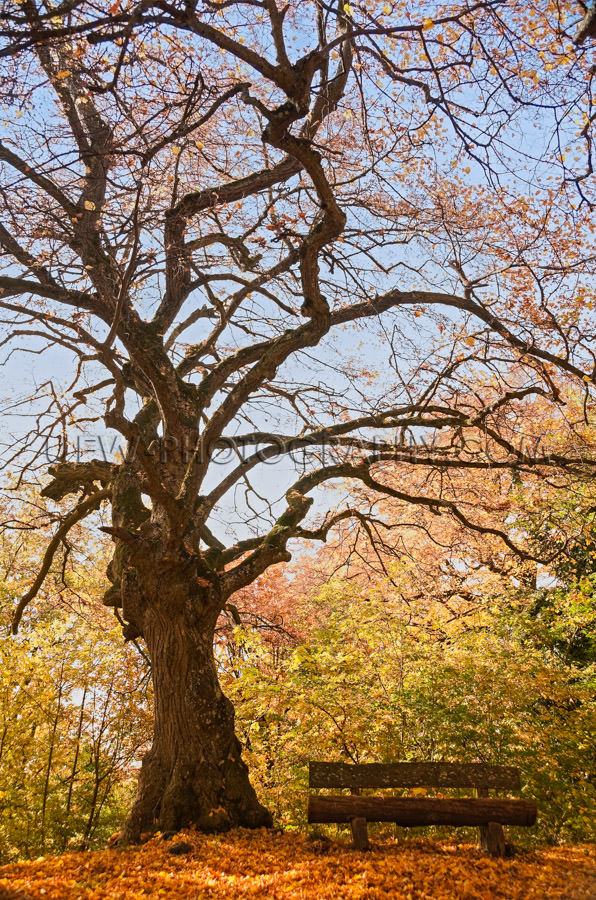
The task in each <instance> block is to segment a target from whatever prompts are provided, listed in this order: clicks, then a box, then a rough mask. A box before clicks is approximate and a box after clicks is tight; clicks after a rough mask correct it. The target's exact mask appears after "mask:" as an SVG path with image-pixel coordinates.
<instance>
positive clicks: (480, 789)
mask: <svg viewBox="0 0 596 900" xmlns="http://www.w3.org/2000/svg"><path fill="white" fill-rule="evenodd" d="M309 787H310V788H311V789H313V790H318V789H319V788H337V789H340V788H349V789H350V791H351V794H352V796H347V795H345V794H331V795H329V794H328V795H322V794H318V795H317V794H311V795H310V796H309V799H308V821H309V822H310V823H312V824H314V823H320V824H323V823H332V822H335V823H341V822H346V823H349V824H350V825H351V826H352V836H353V839H354V847H355V848H356V849H357V850H367V849H368V846H369V845H368V834H367V822H395V823H396V824H397V825H401V826H406V827H407V826H410V827H412V826H417V825H455V826H461V825H478V826H479V827H480V841H481V844H482V847H483V848H484V849H485V850H487V851H488V852H489V853H490V854H491V855H492V856H504V855H505V835H504V833H503V827H502V826H503V825H533V824H534V823H535V821H536V812H537V811H536V804H535V803H532V802H531V801H529V800H519V799H511V798H505V797H489V790H498V791H519V789H520V778H519V769H515V768H513V767H512V766H486V765H484V764H482V763H461V764H460V763H442V762H415V763H414V762H413V763H365V764H363V765H352V764H350V763H329V762H310V763H309ZM367 788H473V789H475V790H476V796H475V797H465V798H461V799H460V798H455V797H390V796H389V797H387V796H378V795H377V796H374V795H366V796H362V795H361V794H360V792H361V790H362V789H367Z"/></svg>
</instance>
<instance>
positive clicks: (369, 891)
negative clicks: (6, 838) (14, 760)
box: [0, 831, 596, 900]
mask: <svg viewBox="0 0 596 900" xmlns="http://www.w3.org/2000/svg"><path fill="white" fill-rule="evenodd" d="M180 837H181V839H182V840H183V841H184V843H185V844H186V845H187V846H186V848H185V851H184V852H183V853H182V854H181V855H176V854H174V853H172V852H171V851H172V850H175V849H176V847H175V846H171V845H168V843H167V842H165V841H163V840H161V839H160V838H159V837H157V838H154V839H153V840H151V841H150V842H149V843H147V844H145V845H144V846H143V847H141V848H139V849H137V850H128V851H116V850H111V851H110V850H105V851H103V852H96V853H94V854H93V855H92V856H90V855H88V854H80V853H70V854H68V855H67V856H64V857H62V858H61V860H60V866H59V868H58V867H57V866H56V861H55V860H52V859H38V860H36V861H35V862H31V863H21V864H16V865H12V866H4V867H2V868H0V888H1V886H2V885H5V886H6V888H7V889H8V890H9V893H8V894H7V897H6V900H9V898H10V900H13V898H14V900H21V898H22V900H25V897H30V898H33V900H42V898H43V900H100V898H101V900H111V898H114V900H116V898H117V900H138V898H140V897H145V896H153V897H168V898H170V900H187V898H189V897H201V898H203V897H204V898H216V897H221V898H226V900H237V898H244V897H246V898H255V900H256V898H264V897H267V898H271V900H279V898H282V897H293V898H297V900H298V898H304V900H319V898H328V900H335V898H342V900H344V898H345V900H384V898H389V897H391V898H399V900H402V898H403V900H497V898H502V900H544V898H545V897H548V898H549V900H551V898H552V900H570V898H573V900H591V898H592V897H593V896H594V888H595V887H596V859H595V857H594V851H593V848H589V847H583V848H582V847H576V848H569V847H560V848H556V849H548V850H542V851H540V852H538V853H532V854H524V855H522V856H520V857H519V858H517V859H513V860H499V861H496V860H492V859H490V858H488V857H486V856H485V855H484V854H482V853H481V852H480V851H479V850H477V849H476V848H474V847H471V846H470V845H468V844H455V843H440V844H437V843H433V844H431V843H427V842H424V841H414V842H412V843H409V844H405V845H404V844H402V843H400V842H396V841H388V842H387V841H386V842H384V843H382V844H378V845H377V846H375V847H374V848H373V849H372V851H371V852H370V853H368V854H363V853H354V851H352V850H350V849H349V848H348V847H346V846H345V841H342V840H341V839H340V841H339V842H338V843H335V844H329V843H328V842H326V841H321V840H315V841H309V840H307V839H306V838H304V837H301V836H298V835H295V834H289V835H278V834H272V833H259V832H256V833H254V834H250V833H246V832H243V831H238V832H236V833H231V834H230V835H228V836H225V837H223V838H209V837H204V836H199V835H197V834H196V833H193V832H187V833H183V834H182V835H180ZM11 890H12V891H15V893H12V894H11V893H10V891H11ZM16 890H19V891H22V894H19V893H16ZM0 896H2V895H1V894H0Z"/></svg>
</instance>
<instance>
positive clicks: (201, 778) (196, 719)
mask: <svg viewBox="0 0 596 900" xmlns="http://www.w3.org/2000/svg"><path fill="white" fill-rule="evenodd" d="M193 581H196V578H195V579H193ZM157 586H158V588H159V596H158V597H153V598H152V600H151V602H149V603H147V605H146V606H145V607H144V609H143V636H144V638H145V641H146V643H147V648H148V652H149V656H150V658H151V662H152V675H153V685H154V691H155V718H154V734H153V745H152V747H151V749H150V751H149V752H148V754H147V756H146V757H145V759H144V761H143V765H142V769H141V772H140V777H139V784H138V793H137V799H136V802H135V805H134V807H133V810H132V812H131V814H130V817H129V820H128V822H127V825H126V827H125V830H124V835H123V837H124V840H125V841H137V840H138V839H139V837H140V835H141V833H142V832H144V831H151V830H155V829H159V830H161V831H170V830H178V829H180V828H183V827H186V826H190V825H194V826H196V827H197V828H199V829H201V830H203V831H222V830H226V829H228V828H230V827H233V826H235V825H242V826H246V827H258V826H262V825H271V815H270V814H269V812H268V811H267V810H266V809H265V808H264V807H263V806H262V805H261V804H260V803H259V801H258V800H257V797H256V794H255V791H254V789H253V787H252V785H251V784H250V781H249V778H248V769H247V767H246V765H245V763H244V762H243V760H242V757H241V745H240V742H239V741H238V739H237V737H236V735H235V731H234V709H233V706H232V704H231V702H230V701H229V700H228V699H227V697H225V696H224V694H223V692H222V690H221V687H220V684H219V680H218V677H217V669H216V664H215V659H214V655H213V637H214V629H215V623H216V621H217V616H218V613H219V606H218V604H217V602H215V600H214V598H213V597H212V595H211V592H210V591H206V592H204V594H202V595H201V594H200V593H199V592H197V591H196V590H193V589H190V586H189V584H188V583H186V584H185V583H184V580H183V579H178V578H175V579H174V580H172V573H171V572H169V573H167V574H166V573H164V576H163V578H162V579H161V583H159V584H158V585H157Z"/></svg>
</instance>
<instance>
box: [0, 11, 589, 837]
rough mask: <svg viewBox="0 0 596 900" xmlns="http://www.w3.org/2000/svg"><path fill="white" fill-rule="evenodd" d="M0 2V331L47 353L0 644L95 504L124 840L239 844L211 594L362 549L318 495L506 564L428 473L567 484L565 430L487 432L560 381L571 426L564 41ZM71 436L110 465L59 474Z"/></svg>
mask: <svg viewBox="0 0 596 900" xmlns="http://www.w3.org/2000/svg"><path fill="white" fill-rule="evenodd" d="M4 7H5V11H4V26H3V44H2V49H0V55H1V57H2V59H3V60H4V63H5V67H6V75H7V76H8V79H9V82H8V83H10V84H11V88H10V90H9V92H8V94H7V96H6V99H5V104H6V106H7V107H8V112H7V114H6V115H7V118H6V121H5V123H4V125H3V130H2V142H1V144H0V162H1V164H2V168H3V179H4V184H3V188H2V194H1V200H0V202H1V204H2V224H1V225H0V246H1V247H2V261H3V274H2V275H1V276H0V289H1V290H2V295H1V300H0V306H1V308H2V310H3V311H4V320H3V321H4V324H5V328H6V337H5V345H7V346H8V347H9V348H10V353H11V354H12V352H13V351H14V350H15V348H17V347H20V348H21V349H22V350H24V351H31V350H35V352H42V351H43V350H45V349H52V348H54V349H60V351H61V353H62V354H63V356H64V358H68V360H70V361H71V364H72V365H71V371H70V376H69V377H68V378H66V376H65V377H64V378H62V380H60V379H59V378H57V377H51V376H50V375H48V378H47V380H46V381H45V382H44V385H43V386H42V387H41V388H40V389H39V391H38V393H37V394H36V395H35V396H33V397H31V398H30V401H29V403H30V409H31V410H32V413H33V414H34V415H36V416H37V425H36V427H35V428H34V429H33V430H32V431H31V432H30V433H29V434H28V435H26V436H23V435H20V436H19V440H18V446H17V447H16V448H15V451H14V453H13V454H12V455H11V454H7V458H8V464H10V465H12V466H13V467H14V466H15V465H19V466H20V468H21V475H20V480H19V479H18V480H19V483H21V482H22V481H27V480H28V479H31V478H32V477H33V475H34V474H35V472H36V467H37V468H39V466H40V465H41V464H42V463H43V453H44V448H45V450H46V451H47V448H48V447H50V448H52V453H53V454H54V455H55V457H56V462H55V464H54V465H53V466H51V468H50V475H51V480H50V481H49V482H47V481H46V482H45V483H44V485H45V486H44V487H43V494H44V496H45V497H46V498H49V499H51V500H54V501H57V502H58V501H62V500H64V498H66V497H69V496H71V495H75V496H77V499H76V501H75V504H74V506H73V507H72V510H71V511H70V512H68V513H67V514H64V515H62V516H60V520H59V522H58V523H57V526H56V531H55V535H54V537H53V539H52V540H51V542H50V544H49V545H48V549H47V553H46V555H45V557H44V560H43V563H42V566H41V568H40V571H39V574H38V576H37V577H36V578H35V579H34V580H33V583H32V585H31V588H30V589H29V590H28V592H27V593H26V595H25V596H23V597H22V598H21V599H20V601H19V603H18V605H17V608H16V613H15V619H14V628H15V630H16V628H17V626H18V624H19V622H20V620H21V618H22V616H23V613H24V612H25V610H26V609H27V606H28V604H30V603H31V601H32V600H33V599H34V597H35V596H36V593H37V591H38V590H39V587H40V585H41V584H42V583H43V578H44V577H45V574H46V573H47V571H48V569H49V567H50V566H51V563H52V559H53V556H54V554H55V553H56V552H57V551H58V550H59V549H60V547H61V546H62V544H63V542H64V541H67V539H68V533H69V530H70V529H71V528H72V527H73V526H74V525H75V524H76V523H77V522H79V521H81V520H82V519H83V518H84V517H87V516H90V515H91V516H93V515H96V514H97V513H98V511H99V510H101V509H102V508H103V507H104V506H109V507H110V508H111V524H109V525H104V526H103V531H104V532H105V533H107V534H108V535H110V537H111V539H112V540H113V542H114V555H113V559H112V561H111V563H110V565H109V567H108V577H109V579H110V582H111V587H110V589H109V590H108V592H107V594H106V596H105V599H104V603H105V604H106V605H108V606H111V607H113V608H114V609H115V611H116V612H117V614H118V615H119V616H120V617H121V618H122V620H123V622H124V623H125V625H124V637H125V638H126V639H137V638H142V639H143V640H144V642H145V643H146V646H147V653H148V655H149V657H150V659H151V664H152V675H153V682H154V689H155V722H154V741H153V746H152V749H151V751H150V752H149V754H148V755H147V757H146V759H145V761H144V764H143V767H142V771H141V775H140V782H139V793H138V798H137V801H136V804H135V806H134V809H133V811H132V813H131V816H130V819H129V821H128V825H127V828H126V830H125V837H126V838H127V839H136V838H138V836H139V834H140V832H141V831H142V830H144V829H146V828H151V827H153V826H154V825H155V824H156V823H157V824H158V825H159V827H161V828H162V829H172V828H178V827H179V826H182V825H187V824H190V823H193V824H195V825H197V826H198V827H200V828H204V829H222V828H226V827H229V826H230V825H233V824H241V825H248V826H257V825H262V824H267V823H268V822H270V816H269V814H268V812H267V811H266V810H265V809H264V808H263V807H262V806H261V804H260V803H259V802H258V800H257V798H256V795H255V793H254V791H253V789H252V787H251V786H250V783H249V779H248V773H247V769H246V766H245V765H244V763H243V761H242V759H241V747H240V744H239V742H238V740H237V738H236V736H235V733H234V714H233V708H232V706H231V704H230V703H229V701H228V700H227V699H226V698H225V697H224V695H223V694H222V691H221V688H220V686H219V683H218V676H217V670H216V665H215V663H214V658H213V636H214V630H215V627H216V623H217V620H218V616H219V614H220V612H221V611H222V609H224V608H225V607H226V604H228V601H229V600H230V598H231V597H232V595H233V594H234V593H235V592H236V591H238V590H240V589H241V588H243V587H245V586H247V585H249V584H251V583H252V582H253V581H254V580H255V579H256V578H257V577H258V576H259V575H260V574H262V573H263V572H265V571H266V570H267V569H268V568H269V567H270V566H273V565H275V564H278V563H280V562H284V561H288V560H289V559H290V557H291V548H292V547H294V546H295V544H293V543H292V542H293V541H296V540H298V541H305V540H325V539H326V537H327V535H328V533H329V532H330V530H331V529H332V528H333V527H334V526H335V525H336V524H339V523H341V522H343V521H346V520H347V519H355V520H357V522H358V523H359V525H360V526H361V527H362V528H363V529H364V530H367V529H368V527H369V526H368V522H369V516H368V514H367V512H366V511H364V512H363V511H361V510H359V509H357V508H355V507H353V506H350V505H348V506H342V505H341V503H339V505H338V496H337V490H338V487H337V486H338V484H339V481H338V480H339V479H350V480H351V481H356V482H359V483H362V484H363V485H365V486H366V487H367V489H368V490H369V491H373V492H377V493H378V494H380V495H387V496H393V497H394V498H396V499H400V500H401V501H405V502H408V503H412V504H415V505H422V506H424V507H428V508H429V509H430V510H431V511H432V512H434V513H435V514H436V515H446V516H452V517H455V518H456V519H457V521H458V522H459V523H460V524H461V525H463V526H465V527H466V528H469V529H471V530H474V531H476V532H479V533H485V534H490V535H492V536H496V537H500V538H501V539H502V540H503V541H504V542H505V544H506V545H508V546H509V547H510V548H515V549H516V550H517V551H518V552H519V553H520V554H521V555H522V556H525V557H531V556H532V555H533V552H534V551H533V549H532V547H531V546H530V545H529V544H528V543H525V544H524V542H523V541H522V542H521V543H520V544H519V545H518V544H516V541H515V537H513V538H512V537H511V536H510V535H509V534H508V533H507V531H506V530H500V529H496V530H495V529H494V528H493V527H492V526H491V525H490V524H486V523H484V522H483V521H482V518H481V517H475V516H474V510H473V509H469V508H467V507H466V505H465V504H462V505H459V504H458V503H457V500H456V499H453V497H451V496H448V495H444V491H445V487H446V485H448V484H449V481H450V472H451V471H452V470H460V469H468V470H476V469H479V470H483V469H488V468H491V469H495V468H503V469H507V470H511V469H513V470H519V471H524V472H529V473H530V475H529V477H531V474H532V473H536V474H538V475H545V474H548V473H549V472H558V471H561V470H565V471H567V470H579V469H583V468H585V467H586V466H587V465H588V466H589V465H590V454H591V451H590V448H589V447H586V446H585V443H582V441H581V435H580V434H579V433H578V436H577V440H576V443H575V445H573V446H572V451H571V452H570V453H562V452H561V453H557V452H555V453H552V452H549V453H548V454H544V453H542V452H541V451H540V448H535V447H534V448H532V447H527V446H526V445H525V444H524V443H523V441H522V440H521V438H522V437H523V435H520V434H519V433H518V431H517V428H516V422H517V410H518V409H520V408H523V407H524V404H525V403H527V402H528V401H529V400H531V399H532V398H535V397H537V396H540V397H542V398H544V401H545V403H546V404H547V405H549V407H550V409H551V414H552V417H553V419H554V418H556V417H558V418H559V420H565V406H564V404H565V391H566V387H565V386H566V384H567V382H568V381H572V382H574V383H575V385H576V390H577V391H579V392H581V393H582V396H583V397H584V398H585V410H586V413H585V414H586V415H591V414H592V413H591V408H590V406H589V404H590V396H591V394H590V391H591V390H592V388H593V385H594V382H595V380H596V375H595V369H594V361H595V357H594V353H593V350H592V347H591V341H592V340H593V335H592V324H591V316H590V308H591V304H592V299H591V298H592V294H591V292H590V287H589V284H590V282H589V278H590V276H591V274H592V268H593V267H592V259H593V248H592V241H591V231H590V221H589V213H590V210H591V185H590V183H589V180H588V178H587V176H588V174H589V173H590V171H591V168H590V158H591V157H590V154H591V143H590V141H591V137H590V135H591V123H592V117H593V113H592V109H591V100H590V98H591V93H590V87H589V83H590V81H591V79H592V78H593V72H592V70H591V68H590V66H589V62H588V60H587V58H586V53H587V51H586V50H585V49H583V48H582V47H579V48H576V47H574V45H573V43H572V33H573V29H574V28H575V27H576V22H575V21H573V20H572V19H570V20H569V22H568V23H566V21H565V16H564V14H563V13H562V12H560V11H559V10H558V7H557V6H556V5H553V4H551V3H550V2H546V0H544V2H542V0H538V2H536V3H535V4H533V5H531V6H530V5H528V7H527V8H526V7H525V6H524V8H520V4H517V3H514V2H509V0H503V2H498V0H486V2H476V3H467V2H463V3H461V4H458V3H454V4H444V5H443V4H440V3H437V2H429V3H427V4H422V5H421V4H419V3H416V4H414V3H410V2H399V3H394V4H392V5H391V4H389V3H386V4H384V5H382V6H381V5H378V6H377V5H375V4H372V5H369V4H367V3H365V2H362V3H353V4H348V3H346V2H344V0H339V2H338V3H335V2H334V3H331V4H324V3H320V2H318V0H317V2H306V3H303V2H301V3H290V4H288V5H286V6H284V7H278V6H277V5H276V3H275V0H262V2H260V0H251V2H249V3H242V2H240V0H221V2H211V0H204V2H201V3H199V2H193V0H190V2H188V0H187V2H181V0H180V2H179V0H172V2H166V0H157V2H155V3H151V2H141V3H139V4H136V3H132V2H126V0H125V2H123V3H119V2H116V3H114V4H113V5H112V6H111V7H110V9H109V11H108V13H107V14H106V13H105V12H104V11H103V10H102V9H101V8H99V9H97V8H96V7H95V5H94V4H93V3H90V2H80V0H72V2H68V3H65V4H63V5H59V6H51V5H50V4H49V3H48V4H46V3H42V2H38V0H22V2H21V0H19V2H12V0H6V2H5V4H4ZM580 12H581V9H580V8H579V7H578V17H579V14H580ZM566 28H568V29H570V30H569V32H568V33H567V32H566ZM587 85H588V86H587ZM530 127H531V128H532V140H531V141H530V140H529V139H528V133H529V130H530ZM367 322H370V323H372V324H371V327H370V331H369V332H366V331H364V330H363V329H364V325H365V324H366V323H367ZM367 334H368V337H366V335H367ZM366 340H368V341H369V346H368V352H364V351H362V350H361V347H360V345H359V343H358V342H359V341H364V342H365V341H366ZM379 348H381V349H380V356H379ZM375 356H376V358H375ZM53 358H54V359H55V358H56V357H53ZM97 421H103V423H104V424H105V426H107V427H108V428H109V429H112V430H113V431H115V432H116V433H117V434H118V435H119V436H121V438H122V440H123V441H124V446H123V449H122V454H121V457H120V458H119V459H117V460H113V459H95V460H87V459H85V460H81V459H78V458H77V459H73V458H72V438H71V437H70V436H69V428H70V429H72V428H73V427H74V423H76V422H83V423H87V425H88V427H93V423H94V422H97ZM567 427H568V428H569V429H570V430H571V431H572V432H574V422H573V421H569V422H568V423H567ZM408 435H410V436H411V438H412V441H414V443H413V444H412V442H411V441H410V440H409V439H408ZM437 435H440V436H441V438H440V441H437V440H435V437H436V436H437ZM422 437H424V439H425V443H423V444H421V443H420V439H421V438H422ZM488 438H490V441H491V445H492V446H494V447H496V448H497V450H498V454H497V456H496V457H495V458H486V455H484V456H479V455H478V448H479V446H480V445H482V446H483V444H482V442H483V441H485V440H486V439H488ZM479 442H480V443H479ZM230 458H232V460H235V461H232V462H230ZM279 459H287V460H288V463H289V465H288V464H287V465H286V469H285V479H286V482H285V485H284V487H283V489H282V488H281V483H282V480H283V479H282V475H283V472H279V471H277V472H276V476H275V477H272V476H271V472H273V469H268V468H265V464H266V463H269V462H271V461H272V460H279ZM388 464H391V465H392V466H398V467H400V468H402V469H403V470H404V471H408V468H409V467H412V468H413V469H414V470H416V471H424V472H426V473H427V476H428V477H427V478H426V479H423V489H422V490H421V491H419V490H415V491H412V490H408V489H407V488H406V489H403V488H402V487H400V488H399V489H397V488H394V487H392V486H391V484H390V483H389V481H388V479H387V478H385V477H384V474H383V473H384V467H386V466H387V465H388ZM288 468H289V470H290V475H289V476H288ZM263 472H264V474H262V473H263ZM405 480H406V481H407V479H405ZM402 483H403V479H402ZM325 486H330V488H331V489H330V490H329V491H328V492H327V493H326V494H325V492H324V491H323V488H324V487H325ZM315 489H319V491H318V494H317V496H319V495H320V496H321V498H322V502H323V501H324V500H327V501H328V507H330V508H331V509H332V510H333V511H332V512H330V513H329V514H327V515H324V514H323V513H321V511H320V509H319V508H318V506H317V505H315V506H314V507H313V502H314V501H313V497H312V496H311V494H312V492H313V491H315ZM280 494H281V496H279V495H280ZM226 498H227V501H226ZM230 498H232V499H233V501H234V504H233V506H234V508H235V509H236V510H237V513H231V511H230V504H229V502H228V501H229V500H230ZM226 502H228V506H226ZM311 509H312V511H311ZM309 513H310V518H309ZM236 518H237V519H240V518H243V519H244V522H245V525H244V528H243V529H242V528H235V525H236V524H237V523H236ZM226 524H227V525H229V526H230V529H231V534H230V530H228V531H227V532H226V530H225V528H224V527H223V526H225V525H226ZM369 531H370V529H369Z"/></svg>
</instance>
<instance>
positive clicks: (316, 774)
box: [308, 761, 521, 791]
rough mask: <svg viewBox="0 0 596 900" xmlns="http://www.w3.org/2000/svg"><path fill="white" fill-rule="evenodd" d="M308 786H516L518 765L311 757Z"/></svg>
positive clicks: (508, 787) (513, 789) (517, 782)
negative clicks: (357, 762)
mask: <svg viewBox="0 0 596 900" xmlns="http://www.w3.org/2000/svg"><path fill="white" fill-rule="evenodd" d="M308 767H309V785H310V787H311V788H405V787H412V788H414V787H473V788H478V787H485V788H493V789H497V790H498V789H500V790H510V791H518V790H519V789H520V786H521V785H520V778H519V769H516V768H514V767H513V766H487V765H484V763H442V762H411V763H364V764H362V765H352V764H351V763H332V762H316V761H312V762H309V764H308Z"/></svg>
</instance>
